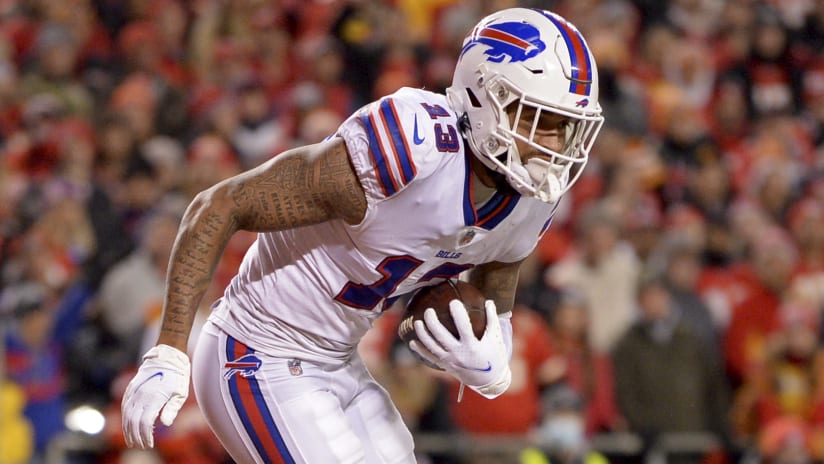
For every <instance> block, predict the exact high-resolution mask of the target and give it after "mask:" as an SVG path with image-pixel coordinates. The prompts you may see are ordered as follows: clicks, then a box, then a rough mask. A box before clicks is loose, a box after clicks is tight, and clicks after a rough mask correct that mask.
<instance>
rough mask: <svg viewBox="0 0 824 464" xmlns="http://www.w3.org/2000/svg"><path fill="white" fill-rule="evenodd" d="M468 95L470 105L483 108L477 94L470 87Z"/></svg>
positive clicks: (467, 91) (467, 89)
mask: <svg viewBox="0 0 824 464" xmlns="http://www.w3.org/2000/svg"><path fill="white" fill-rule="evenodd" d="M466 95H467V96H468V97H469V103H470V104H471V105H472V106H473V107H475V108H480V107H481V106H482V105H481V101H480V100H478V97H476V96H475V92H473V91H472V89H470V88H469V87H467V88H466Z"/></svg>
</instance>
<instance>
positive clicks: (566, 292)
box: [0, 0, 824, 464]
mask: <svg viewBox="0 0 824 464" xmlns="http://www.w3.org/2000/svg"><path fill="white" fill-rule="evenodd" d="M511 6H532V7H541V8H546V9H552V10H554V11H556V12H558V13H560V14H562V15H563V16H565V17H566V18H567V19H569V20H570V21H571V22H573V23H574V24H576V25H577V26H578V28H580V30H581V31H582V33H583V35H584V36H585V37H586V38H587V40H588V43H589V45H590V47H591V49H592V51H593V53H594V55H595V57H596V60H597V63H598V66H599V69H600V79H601V84H600V93H601V105H602V106H603V108H604V113H605V115H606V124H605V128H604V130H603V131H602V133H601V136H600V138H599V140H598V142H597V144H596V146H595V148H594V149H593V152H592V155H591V159H590V162H589V165H588V166H587V169H586V172H585V175H584V176H583V178H582V179H581V180H580V181H579V183H578V184H576V186H575V187H574V188H573V189H572V191H571V193H570V194H568V195H567V197H566V199H565V200H564V201H563V203H562V206H561V208H560V209H559V211H558V214H557V215H556V216H555V219H554V221H553V224H552V227H551V229H550V231H549V232H548V233H547V234H546V235H545V237H544V238H543V239H542V242H541V243H540V245H539V246H538V248H537V249H536V251H535V253H534V254H533V256H531V258H530V259H529V261H528V262H527V263H526V265H525V268H524V270H523V272H522V276H521V288H520V289H519V292H518V306H517V308H516V310H515V314H514V319H513V324H514V328H515V339H514V355H513V361H512V370H513V376H514V378H513V383H512V387H511V388H510V389H509V391H508V392H507V393H506V394H505V395H504V396H502V397H500V398H499V399H496V400H495V401H485V400H482V399H481V398H480V397H478V396H477V395H475V394H474V393H471V392H467V393H466V394H465V395H464V398H463V401H462V402H460V403H457V402H456V401H455V399H456V397H457V389H458V386H457V385H455V383H454V382H452V381H451V380H450V379H448V378H445V377H443V376H441V375H438V373H437V372H436V371H434V370H431V369H428V368H427V367H425V366H423V365H421V364H419V363H418V362H417V361H415V359H414V357H413V356H412V355H411V354H410V352H409V351H408V350H407V349H406V348H405V347H404V346H403V345H401V344H399V343H398V340H397V337H396V336H395V327H396V324H397V321H398V318H399V313H400V309H397V308H396V309H393V310H392V311H389V312H387V314H386V316H385V317H383V318H381V319H379V322H378V324H377V326H376V327H375V329H374V330H373V331H371V332H370V333H369V334H368V336H367V338H366V339H365V340H364V341H363V343H362V345H361V347H360V348H361V352H362V355H363V357H364V358H365V359H366V360H367V361H368V363H369V365H370V366H371V369H372V371H373V372H374V374H375V376H376V377H377V378H378V379H379V380H380V381H381V382H382V383H383V384H384V385H385V386H386V388H387V389H388V390H389V391H390V393H391V395H392V397H393V399H394V400H395V402H396V404H397V405H398V408H399V409H400V410H401V412H402V414H403V416H404V418H405V420H406V422H407V423H408V425H409V427H410V428H411V429H412V430H413V432H414V433H415V435H416V440H417V449H418V453H419V460H420V462H421V463H447V464H450V463H453V464H478V463H519V464H543V463H549V462H553V463H557V462H561V463H565V462H567V463H568V462H585V463H591V464H600V463H604V462H615V463H620V462H626V463H642V462H643V463H667V462H673V463H739V462H740V463H760V462H764V463H784V464H791V463H808V462H822V460H824V351H822V343H821V342H822V331H821V328H822V317H821V316H822V314H821V313H822V309H824V176H822V172H824V171H822V170H824V152H822V150H823V149H824V50H822V47H824V0H726V1H725V0H670V1H664V0H661V1H659V0H556V1H551V0H544V1H515V0H465V1H457V0H385V1H378V0H282V1H276V0H272V1H263V0H60V1H53V0H0V336H2V337H3V339H4V341H3V343H2V344H0V350H2V352H0V355H1V356H0V464H10V463H29V462H31V463H64V462H65V463H97V462H100V463H129V464H135V463H140V464H142V463H164V462H165V463H228V462H231V461H230V460H229V459H228V458H227V457H226V456H225V454H224V453H223V451H222V449H221V447H220V445H219V444H218V443H217V442H216V440H215V439H214V437H213V436H212V434H211V433H210V431H209V429H208V427H207V426H206V425H205V423H204V422H203V419H202V417H201V416H200V413H199V411H198V409H197V406H196V405H195V404H194V401H193V399H192V398H193V395H192V396H190V401H189V403H188V404H187V406H186V407H185V408H184V410H183V411H182V412H181V414H180V416H179V417H178V418H177V421H176V423H175V426H174V427H172V428H171V429H168V428H165V427H162V426H158V428H157V429H156V435H157V439H156V443H157V449H155V450H152V451H145V452H144V451H134V450H127V449H126V448H125V446H124V443H123V439H122V436H121V433H120V417H119V404H120V398H121V395H122V392H123V390H124V388H125V383H126V382H127V381H128V379H129V378H130V376H131V375H132V373H133V372H134V370H135V367H136V363H137V362H138V360H139V356H140V355H141V354H142V353H143V352H144V351H145V350H146V349H147V348H148V347H149V346H151V345H153V344H154V341H155V337H156V335H157V331H158V322H159V317H160V312H161V309H160V305H161V299H162V293H163V287H164V278H165V276H164V274H165V267H166V263H167V261H168V257H169V253H170V248H171V245H172V241H173V239H174V236H175V233H176V228H177V224H178V222H179V220H180V217H181V214H182V212H183V209H184V208H185V206H186V205H187V203H188V202H189V201H190V200H191V199H192V198H193V196H194V195H195V194H196V193H197V192H198V191H200V190H202V189H204V188H206V187H208V186H210V185H212V184H213V183H215V182H217V181H219V180H221V179H224V178H226V177H229V176H231V175H234V174H236V173H238V172H241V171H242V170H245V169H247V168H250V167H252V166H255V165H257V164H259V163H260V162H262V161H263V160H265V159H267V158H269V157H271V156H273V155H274V154H276V153H278V152H279V151H281V150H284V149H287V148H290V147H293V146H296V145H301V144H305V143H312V142H316V141H319V140H321V139H322V138H324V137H325V136H327V135H329V134H331V133H333V132H334V131H335V129H336V127H337V125H338V124H340V122H341V121H342V120H343V119H344V118H346V117H347V116H348V115H349V114H350V113H351V112H352V111H353V110H355V109H357V108H358V107H359V106H361V105H363V104H364V103H367V102H369V101H371V100H374V99H377V98H379V97H381V96H383V95H385V94H388V93H391V92H393V91H395V90H396V89H398V88H399V87H402V86H412V87H423V88H426V89H429V90H433V91H443V89H444V88H445V87H446V86H447V85H448V84H449V83H450V81H451V76H452V70H453V67H454V64H455V59H456V57H457V55H458V52H459V50H460V44H461V41H462V39H463V37H464V35H465V34H466V33H467V32H468V31H469V29H470V28H471V27H472V26H473V25H474V24H475V23H476V22H477V21H478V20H479V19H480V18H481V17H483V16H484V15H486V14H488V13H490V12H492V11H495V10H498V9H501V8H505V7H511ZM253 240H254V236H253V235H252V234H247V233H239V234H237V235H236V236H235V237H234V238H233V239H232V241H231V243H230V245H229V247H228V249H227V251H226V254H225V256H224V257H223V260H222V261H221V263H220V265H219V268H218V270H217V274H216V278H215V279H214V282H213V286H212V288H211V289H210V291H209V294H208V295H207V296H206V297H205V298H204V300H203V308H202V311H201V313H200V314H199V318H198V320H199V321H202V319H203V318H204V317H205V316H206V315H207V314H208V311H209V305H210V303H211V301H213V300H214V299H215V298H216V297H218V296H219V295H220V294H221V293H222V289H223V287H224V286H225V285H226V283H227V282H228V281H229V279H230V278H231V277H232V275H233V274H234V272H235V269H236V267H237V265H238V263H239V261H240V259H241V257H242V254H243V252H244V251H245V249H246V247H247V246H248V245H249V244H250V243H251V242H252V241H253Z"/></svg>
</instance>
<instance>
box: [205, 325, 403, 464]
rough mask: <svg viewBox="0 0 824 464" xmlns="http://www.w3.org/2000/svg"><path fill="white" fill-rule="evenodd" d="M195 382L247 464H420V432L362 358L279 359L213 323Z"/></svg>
mask: <svg viewBox="0 0 824 464" xmlns="http://www.w3.org/2000/svg"><path fill="white" fill-rule="evenodd" d="M192 381H193V384H194V390H195V397H196V398H197V402H198V404H199V405H200V409H201V410H202V411H203V413H204V415H205V416H206V420H207V421H208V422H209V426H210V427H211V428H212V430H213V431H214V432H215V435H217V437H218V438H219V439H220V441H221V443H222V444H223V446H224V447H225V448H226V450H227V451H228V452H229V454H230V455H231V456H232V458H233V459H234V460H235V461H236V462H238V463H239V464H251V463H258V464H268V463H286V464H290V463H307V464H333V463H347V464H348V463H368V464H373V463H374V464H385V463H414V462H415V457H414V453H413V447H414V445H413V442H412V435H411V434H410V433H409V430H408V429H407V428H406V426H405V425H404V423H403V421H402V419H401V416H400V414H399V413H398V410H397V409H396V408H395V406H394V405H393V404H392V402H391V401H390V399H389V395H388V394H387V393H386V390H384V389H383V387H381V386H380V385H379V384H378V383H377V382H376V381H375V379H374V378H372V376H371V375H370V374H369V372H368V371H367V370H366V368H365V367H364V365H363V362H362V361H361V359H360V357H358V356H357V355H355V356H354V357H353V358H352V360H351V361H350V362H347V363H346V364H343V365H341V366H336V367H334V368H332V367H328V366H321V365H318V364H312V363H309V362H306V361H297V360H292V359H283V358H275V357H271V356H267V355H266V354H264V353H259V352H256V351H254V350H253V349H252V348H249V347H248V346H246V345H244V344H243V343H241V342H240V341H238V340H236V339H234V338H232V337H231V336H229V335H227V334H226V333H224V332H223V331H222V330H220V329H219V328H218V327H217V326H215V325H214V324H212V323H211V322H207V323H206V325H205V326H204V328H203V330H202V331H201V333H200V337H199V340H198V343H197V348H196V350H195V353H194V356H193V361H192Z"/></svg>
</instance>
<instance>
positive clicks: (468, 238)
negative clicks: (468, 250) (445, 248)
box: [458, 229, 475, 246]
mask: <svg viewBox="0 0 824 464" xmlns="http://www.w3.org/2000/svg"><path fill="white" fill-rule="evenodd" d="M473 238H475V231H474V230H472V229H470V230H467V231H466V232H465V233H464V234H463V237H461V239H460V240H458V246H464V245H469V244H470V243H471V242H472V239H473Z"/></svg>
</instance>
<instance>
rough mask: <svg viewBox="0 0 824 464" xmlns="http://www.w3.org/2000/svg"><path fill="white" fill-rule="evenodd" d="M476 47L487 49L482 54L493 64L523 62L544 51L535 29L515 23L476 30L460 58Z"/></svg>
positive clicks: (522, 23)
mask: <svg viewBox="0 0 824 464" xmlns="http://www.w3.org/2000/svg"><path fill="white" fill-rule="evenodd" d="M476 45H481V46H485V47H487V49H486V50H485V51H484V54H485V55H486V56H487V60H488V61H491V62H493V63H502V62H504V60H507V59H508V61H507V62H508V63H515V62H519V61H525V60H528V59H530V58H532V57H534V56H536V55H538V54H539V53H541V52H542V51H544V50H545V49H546V44H545V43H544V42H543V41H542V40H541V34H540V32H539V31H538V28H537V27H535V26H533V25H531V24H529V23H525V22H515V21H510V22H505V23H496V24H489V25H487V26H485V27H483V28H480V29H478V30H476V32H475V33H474V34H472V39H471V40H470V41H468V42H467V43H466V44H465V45H464V47H463V50H461V56H463V54H464V53H466V52H467V51H469V49H471V48H473V47H475V46H476Z"/></svg>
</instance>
